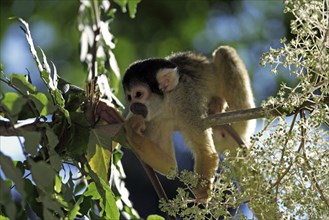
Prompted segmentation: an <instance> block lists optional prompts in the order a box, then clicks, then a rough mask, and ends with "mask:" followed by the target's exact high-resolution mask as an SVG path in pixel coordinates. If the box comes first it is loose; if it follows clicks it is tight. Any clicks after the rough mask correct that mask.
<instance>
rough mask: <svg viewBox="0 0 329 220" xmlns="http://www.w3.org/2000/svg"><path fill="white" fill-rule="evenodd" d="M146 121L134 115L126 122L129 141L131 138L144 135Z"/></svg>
mask: <svg viewBox="0 0 329 220" xmlns="http://www.w3.org/2000/svg"><path fill="white" fill-rule="evenodd" d="M145 128H146V126H145V120H144V118H143V116H141V115H135V114H134V115H132V116H131V117H129V118H128V119H127V120H126V122H125V129H126V132H127V137H128V141H129V138H130V139H131V138H133V137H134V136H136V135H141V136H142V135H143V131H145Z"/></svg>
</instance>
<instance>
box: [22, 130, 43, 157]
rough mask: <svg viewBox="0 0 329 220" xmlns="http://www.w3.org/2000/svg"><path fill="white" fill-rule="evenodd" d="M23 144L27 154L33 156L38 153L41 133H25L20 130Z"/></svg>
mask: <svg viewBox="0 0 329 220" xmlns="http://www.w3.org/2000/svg"><path fill="white" fill-rule="evenodd" d="M21 132H22V134H23V136H24V138H25V142H24V146H25V149H26V151H27V152H28V153H30V154H31V155H33V156H35V155H36V154H37V153H38V148H39V144H40V140H41V133H40V132H37V131H25V130H23V129H22V130H21Z"/></svg>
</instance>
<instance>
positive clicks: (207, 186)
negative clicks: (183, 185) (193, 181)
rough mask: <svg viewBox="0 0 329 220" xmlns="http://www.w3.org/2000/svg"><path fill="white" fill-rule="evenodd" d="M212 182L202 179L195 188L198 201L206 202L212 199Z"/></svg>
mask: <svg viewBox="0 0 329 220" xmlns="http://www.w3.org/2000/svg"><path fill="white" fill-rule="evenodd" d="M212 186H213V185H212V182H211V181H209V180H206V179H201V182H199V184H198V186H197V187H196V188H195V189H194V190H193V192H194V195H195V197H196V202H197V203H203V204H206V203H208V202H209V201H210V200H211V190H212Z"/></svg>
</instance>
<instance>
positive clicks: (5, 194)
mask: <svg viewBox="0 0 329 220" xmlns="http://www.w3.org/2000/svg"><path fill="white" fill-rule="evenodd" d="M10 188H11V183H10V185H9V184H8V181H4V180H2V179H1V177H0V204H5V206H4V207H3V206H2V205H0V208H1V209H0V210H2V208H3V209H4V211H5V214H6V215H7V216H8V217H10V219H15V218H16V213H17V209H16V205H15V202H14V199H13V197H12V194H11V189H10ZM0 213H1V214H2V212H1V211H0ZM1 214H0V219H1V220H2V218H1V217H2V215H1Z"/></svg>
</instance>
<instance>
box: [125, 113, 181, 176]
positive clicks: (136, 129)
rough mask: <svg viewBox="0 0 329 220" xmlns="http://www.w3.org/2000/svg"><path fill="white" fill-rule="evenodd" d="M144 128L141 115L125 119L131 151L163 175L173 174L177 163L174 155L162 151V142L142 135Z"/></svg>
mask: <svg viewBox="0 0 329 220" xmlns="http://www.w3.org/2000/svg"><path fill="white" fill-rule="evenodd" d="M145 129H146V125H145V121H144V118H143V116H141V115H135V114H133V115H131V116H130V117H129V118H128V119H127V120H126V121H125V130H126V135H127V140H128V142H129V144H130V145H131V147H132V150H133V152H134V153H135V154H136V156H138V157H139V158H140V159H141V160H142V161H144V162H145V163H146V164H148V165H149V166H151V167H152V168H153V169H155V170H157V171H158V172H160V173H162V174H164V175H167V176H168V175H169V176H171V175H173V174H174V173H176V172H177V164H176V159H175V157H174V155H171V154H169V153H168V152H166V151H164V150H163V148H161V147H160V146H162V144H161V143H160V145H158V144H156V143H155V142H154V141H152V140H151V139H150V138H149V137H147V136H145V135H144V131H145Z"/></svg>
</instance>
